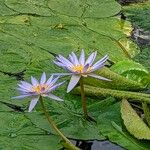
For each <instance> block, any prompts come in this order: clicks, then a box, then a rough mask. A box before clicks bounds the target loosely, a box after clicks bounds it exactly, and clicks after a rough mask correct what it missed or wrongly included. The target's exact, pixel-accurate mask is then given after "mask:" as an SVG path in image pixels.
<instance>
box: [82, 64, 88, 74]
mask: <svg viewBox="0 0 150 150" xmlns="http://www.w3.org/2000/svg"><path fill="white" fill-rule="evenodd" d="M88 68H89V64H86V65H85V66H84V68H83V73H85V72H86V71H87V69H88Z"/></svg>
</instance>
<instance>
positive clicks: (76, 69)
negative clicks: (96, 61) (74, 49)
mask: <svg viewBox="0 0 150 150" xmlns="http://www.w3.org/2000/svg"><path fill="white" fill-rule="evenodd" d="M83 68H84V66H83V65H76V66H73V67H72V70H73V71H74V72H78V73H83Z"/></svg>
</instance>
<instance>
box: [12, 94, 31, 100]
mask: <svg viewBox="0 0 150 150" xmlns="http://www.w3.org/2000/svg"><path fill="white" fill-rule="evenodd" d="M29 96H32V94H26V95H19V96H15V97H12V98H11V99H23V98H25V97H29Z"/></svg>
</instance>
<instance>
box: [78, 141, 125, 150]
mask: <svg viewBox="0 0 150 150" xmlns="http://www.w3.org/2000/svg"><path fill="white" fill-rule="evenodd" d="M76 146H78V147H79V148H80V149H82V150H123V148H121V147H120V146H118V145H115V144H113V143H111V142H109V141H77V142H76Z"/></svg>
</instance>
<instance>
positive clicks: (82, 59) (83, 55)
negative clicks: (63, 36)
mask: <svg viewBox="0 0 150 150" xmlns="http://www.w3.org/2000/svg"><path fill="white" fill-rule="evenodd" d="M79 63H80V64H81V65H84V63H85V53H84V50H83V49H82V51H81V54H80V58H79Z"/></svg>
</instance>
